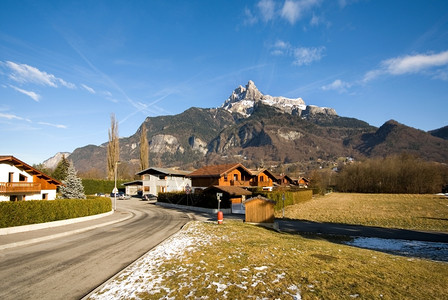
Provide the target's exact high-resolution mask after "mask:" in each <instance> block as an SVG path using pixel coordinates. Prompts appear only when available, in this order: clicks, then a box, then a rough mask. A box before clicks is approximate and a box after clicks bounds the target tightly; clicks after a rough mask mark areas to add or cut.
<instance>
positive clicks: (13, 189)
mask: <svg viewBox="0 0 448 300" xmlns="http://www.w3.org/2000/svg"><path fill="white" fill-rule="evenodd" d="M40 191H41V185H40V183H35V182H0V193H3V194H4V193H36V192H40Z"/></svg>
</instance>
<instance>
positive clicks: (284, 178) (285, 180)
mask: <svg viewBox="0 0 448 300" xmlns="http://www.w3.org/2000/svg"><path fill="white" fill-rule="evenodd" d="M276 182H277V184H278V185H280V186H291V185H296V182H295V181H294V179H292V178H291V177H289V176H288V175H286V174H280V175H279V176H277V179H276Z"/></svg>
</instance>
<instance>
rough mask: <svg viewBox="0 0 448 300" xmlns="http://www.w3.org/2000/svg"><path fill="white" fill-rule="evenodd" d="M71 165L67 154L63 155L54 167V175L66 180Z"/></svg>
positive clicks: (60, 179)
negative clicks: (66, 156)
mask: <svg viewBox="0 0 448 300" xmlns="http://www.w3.org/2000/svg"><path fill="white" fill-rule="evenodd" d="M69 166H70V162H69V161H68V159H67V158H65V155H62V159H61V161H60V162H59V163H58V165H57V166H56V168H55V169H54V171H53V173H52V177H53V178H54V179H57V180H59V181H62V180H64V179H65V178H66V177H67V174H68V167H69Z"/></svg>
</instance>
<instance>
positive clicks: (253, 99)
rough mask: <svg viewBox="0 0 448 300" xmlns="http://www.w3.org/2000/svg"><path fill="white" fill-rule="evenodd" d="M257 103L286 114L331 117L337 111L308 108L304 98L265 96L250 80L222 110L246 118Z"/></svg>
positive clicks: (233, 95) (229, 99) (236, 90)
mask: <svg viewBox="0 0 448 300" xmlns="http://www.w3.org/2000/svg"><path fill="white" fill-rule="evenodd" d="M257 102H261V103H263V104H265V105H269V106H273V107H276V108H278V109H280V110H282V111H284V112H286V113H289V114H296V115H299V116H300V115H302V112H303V113H304V114H307V115H308V114H315V113H324V114H330V115H336V111H335V110H334V109H332V108H325V107H317V106H307V105H306V104H305V101H304V100H303V99H302V98H295V99H292V98H286V97H281V96H280V97H273V96H270V95H263V94H262V93H261V92H260V91H259V90H258V89H257V87H256V86H255V83H254V82H253V81H252V80H249V82H248V83H247V85H246V87H243V86H241V85H240V86H239V87H237V88H236V89H235V90H234V91H233V92H232V94H231V95H230V97H229V98H227V100H226V101H225V102H224V104H223V105H222V108H224V109H226V110H228V111H231V112H236V113H240V114H242V115H243V116H245V117H249V116H250V115H251V114H252V112H253V110H254V106H255V104H256V103H257Z"/></svg>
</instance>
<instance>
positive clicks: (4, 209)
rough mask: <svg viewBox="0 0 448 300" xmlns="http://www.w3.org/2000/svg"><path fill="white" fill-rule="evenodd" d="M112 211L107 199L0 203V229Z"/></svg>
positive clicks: (92, 198) (89, 198)
mask: <svg viewBox="0 0 448 300" xmlns="http://www.w3.org/2000/svg"><path fill="white" fill-rule="evenodd" d="M111 210H112V201H111V200H110V198H109V197H88V198H87V199H58V200H51V201H44V200H33V201H17V202H10V201H8V202H6V201H5V202H0V228H5V227H13V226H21V225H29V224H38V223H46V222H51V221H58V220H66V219H72V218H78V217H85V216H91V215H96V214H101V213H105V212H109V211H111Z"/></svg>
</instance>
